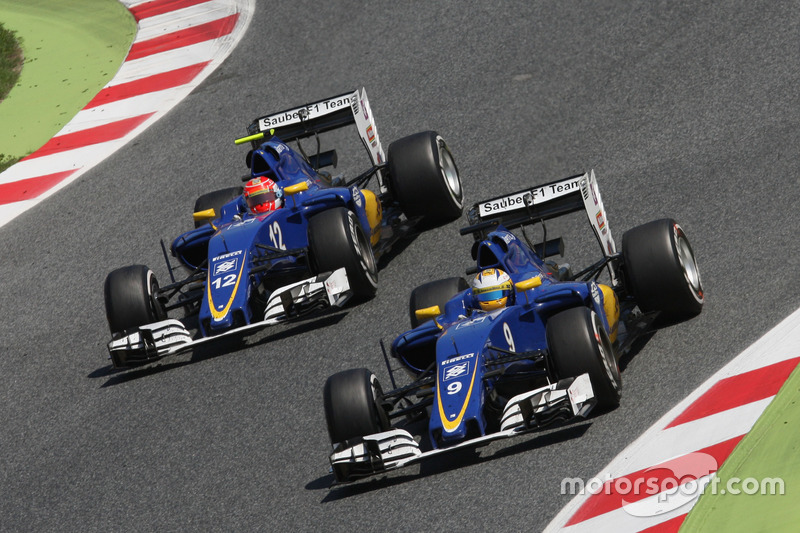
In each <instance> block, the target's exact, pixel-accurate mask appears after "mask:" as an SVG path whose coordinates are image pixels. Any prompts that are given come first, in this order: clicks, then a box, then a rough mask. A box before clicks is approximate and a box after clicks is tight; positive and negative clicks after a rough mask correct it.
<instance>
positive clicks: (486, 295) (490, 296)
mask: <svg viewBox="0 0 800 533" xmlns="http://www.w3.org/2000/svg"><path fill="white" fill-rule="evenodd" d="M493 289H494V290H490V291H488V292H481V293H480V294H478V295H477V297H478V301H479V302H491V301H492V300H499V299H500V298H503V297H505V296H508V289H505V288H500V287H493Z"/></svg>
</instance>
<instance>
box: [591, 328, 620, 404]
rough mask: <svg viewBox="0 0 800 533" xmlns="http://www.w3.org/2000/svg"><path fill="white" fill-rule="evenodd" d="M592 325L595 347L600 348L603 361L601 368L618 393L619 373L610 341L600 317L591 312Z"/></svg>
mask: <svg viewBox="0 0 800 533" xmlns="http://www.w3.org/2000/svg"><path fill="white" fill-rule="evenodd" d="M593 315H594V316H593V317H592V319H593V320H592V325H593V326H594V335H595V339H596V340H597V348H598V349H599V350H600V361H601V362H602V363H603V368H604V369H605V371H606V376H608V382H609V383H610V384H611V386H612V387H614V390H615V391H617V394H619V389H620V386H619V382H620V379H619V377H620V373H619V365H617V360H616V359H615V358H614V352H613V349H612V348H611V341H610V340H609V338H608V335H607V334H606V333H605V329H604V328H603V324H602V323H601V322H600V317H599V316H597V314H593Z"/></svg>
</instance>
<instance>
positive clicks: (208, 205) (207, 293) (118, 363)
mask: <svg viewBox="0 0 800 533" xmlns="http://www.w3.org/2000/svg"><path fill="white" fill-rule="evenodd" d="M350 124H355V126H356V128H357V129H358V132H359V137H360V139H361V141H362V143H363V145H364V147H365V148H366V149H367V152H368V154H369V157H370V162H371V168H369V170H367V171H366V172H364V173H362V174H361V175H359V176H357V177H355V178H353V179H352V180H349V181H345V179H344V178H343V177H341V176H337V177H333V176H331V174H330V172H328V171H326V170H324V168H326V167H335V166H336V163H337V155H336V152H335V151H333V150H330V151H327V152H321V151H320V149H319V148H320V139H319V134H320V133H323V132H325V131H328V130H332V129H336V128H341V127H343V126H347V125H350ZM248 133H249V135H248V136H247V137H244V138H242V139H238V140H237V141H236V142H237V144H245V143H250V144H251V146H252V149H251V150H250V151H249V152H248V154H247V157H246V162H247V166H248V167H249V168H250V173H249V174H248V175H247V176H246V177H245V178H244V180H246V181H247V183H245V184H244V186H243V187H242V186H237V187H232V188H227V189H222V190H219V191H213V192H210V193H207V194H204V195H203V196H201V197H200V198H198V199H197V201H196V203H195V213H194V220H195V228H194V229H192V230H190V231H187V232H186V233H184V234H182V235H180V236H179V237H178V238H177V239H175V240H174V241H173V243H172V246H171V252H172V255H173V256H174V257H175V258H177V260H178V262H179V263H180V266H179V267H173V266H172V265H171V264H170V262H169V259H168V256H167V251H166V247H165V246H164V244H163V242H162V249H163V250H164V257H165V258H166V259H167V267H168V269H169V273H170V276H171V278H172V279H171V283H170V284H168V285H166V286H160V285H159V283H158V281H157V280H156V277H155V275H154V274H153V272H152V271H151V270H150V269H149V268H147V267H146V266H144V265H133V266H128V267H123V268H119V269H116V270H114V271H113V272H111V273H110V274H109V275H108V277H107V278H106V281H105V304H106V316H107V318H108V324H109V327H110V329H111V333H112V340H111V342H110V343H109V344H108V349H109V354H110V358H111V361H112V363H113V366H114V367H118V368H119V367H128V366H134V365H140V364H144V363H149V362H152V361H155V360H158V359H160V358H162V357H164V356H167V355H170V354H175V353H179V352H184V351H187V350H190V349H192V348H193V347H194V346H196V345H198V344H200V343H202V342H205V341H208V340H210V339H215V338H219V337H221V336H225V335H230V334H235V333H244V332H247V331H250V330H252V329H254V328H261V327H265V326H269V325H272V324H277V323H281V322H286V321H291V320H296V319H299V318H302V317H306V316H309V315H310V314H312V313H314V312H319V311H321V310H323V309H326V308H330V307H341V306H343V305H344V304H345V303H346V302H347V301H348V300H349V299H350V298H354V299H355V300H364V299H368V298H371V297H372V296H373V295H374V294H375V292H376V290H377V286H378V271H377V260H378V259H379V258H380V257H381V256H382V255H383V254H384V253H386V252H387V251H388V250H389V249H390V248H391V246H392V245H393V244H394V243H396V242H397V241H398V239H401V238H403V237H404V236H407V235H408V234H409V233H410V232H411V231H412V230H413V229H415V228H417V227H418V226H419V225H420V223H424V224H425V225H426V226H430V225H431V224H437V223H443V222H449V221H452V220H455V219H457V218H458V217H459V216H461V212H462V205H463V193H462V189H461V180H460V177H459V175H458V170H457V168H456V165H455V162H454V160H453V156H452V154H451V153H450V150H449V148H448V147H447V144H446V143H445V142H444V140H443V139H442V137H441V136H440V135H438V134H437V133H436V132H432V131H427V132H421V133H417V134H414V135H410V136H408V137H404V138H402V139H400V140H398V141H395V142H393V143H392V144H391V145H390V146H389V152H388V157H386V156H384V152H383V148H382V147H381V144H380V140H379V138H378V132H377V128H376V126H375V122H374V119H373V117H372V113H371V110H370V107H369V101H368V100H367V95H366V92H365V91H364V90H363V89H362V90H361V91H354V92H352V93H346V94H341V95H339V96H335V97H332V98H327V99H325V100H321V101H318V102H314V103H311V104H307V105H305V106H301V107H298V108H294V109H289V110H286V111H282V112H280V113H274V114H271V115H267V116H264V117H260V118H258V119H256V120H254V121H253V123H252V124H251V125H250V126H249V127H248ZM308 137H314V138H316V146H317V151H316V154H315V155H313V156H307V155H306V153H305V151H304V150H303V147H302V145H301V144H300V140H301V139H305V138H308ZM290 141H297V146H298V150H294V149H292V148H291V147H290V146H289V145H288V144H286V143H288V142H290ZM373 178H374V179H375V182H377V183H376V186H375V187H373V189H375V190H373V189H369V188H367V186H368V184H369V183H370V182H371V181H372V180H373ZM176 271H182V272H183V274H184V275H183V276H182V277H180V278H178V277H176V276H175V273H176ZM181 312H182V315H183V316H182V317H181V319H180V320H179V319H177V318H168V315H170V314H172V313H181ZM190 328H191V329H196V334H192V333H190Z"/></svg>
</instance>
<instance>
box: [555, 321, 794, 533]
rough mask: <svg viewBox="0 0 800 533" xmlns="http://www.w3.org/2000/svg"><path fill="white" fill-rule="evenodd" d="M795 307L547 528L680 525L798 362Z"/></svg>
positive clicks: (617, 528)
mask: <svg viewBox="0 0 800 533" xmlns="http://www.w3.org/2000/svg"><path fill="white" fill-rule="evenodd" d="M798 345H800V310H798V311H795V313H793V314H792V315H791V316H789V317H788V318H786V319H785V320H784V321H783V322H781V323H780V324H779V325H778V326H776V327H775V328H774V329H772V330H771V331H770V332H768V333H767V334H766V335H764V337H762V338H761V339H759V340H758V341H757V342H755V343H754V344H753V345H752V346H750V347H749V348H747V349H746V350H745V351H744V352H742V353H741V354H740V355H739V356H738V357H736V358H735V359H734V360H733V361H731V362H730V363H728V364H727V365H726V366H725V367H723V368H722V369H721V370H720V371H719V372H717V373H716V374H715V375H714V376H712V377H711V378H710V379H709V380H707V381H706V382H705V383H704V384H703V385H701V386H700V387H699V388H698V389H697V390H695V391H694V392H693V393H692V394H690V395H689V396H688V397H687V398H685V399H684V400H683V401H682V402H680V403H679V404H678V405H677V406H676V407H674V408H673V409H672V410H670V411H669V412H668V413H667V414H666V415H664V416H663V417H662V418H661V419H660V420H659V421H658V422H656V423H655V424H654V425H653V426H651V428H650V429H648V430H647V431H646V432H645V433H644V434H643V435H642V436H640V437H639V438H638V439H637V440H636V441H635V442H633V443H632V444H631V445H630V446H628V447H627V448H626V449H625V450H623V451H622V453H620V454H619V455H618V456H617V457H616V458H615V459H614V460H612V461H611V463H609V465H608V466H606V468H605V469H604V470H603V472H601V473H600V474H598V475H597V476H596V477H595V478H594V479H593V480H592V481H595V482H594V483H593V484H591V485H590V484H589V483H586V484H585V485H584V487H587V488H588V489H592V490H586V491H585V492H584V494H578V495H577V496H576V497H575V498H573V500H572V501H571V502H570V503H569V504H567V506H566V507H564V509H562V511H561V512H560V513H559V514H558V515H557V516H556V518H555V519H554V520H553V521H552V522H551V523H550V524H549V525H548V527H547V528H546V529H545V531H548V532H556V531H563V532H576V533H577V532H583V531H586V532H589V531H591V532H602V531H609V532H611V531H613V532H627V531H630V532H634V531H636V532H641V531H647V532H667V531H678V529H679V528H680V526H681V524H682V523H683V521H684V520H685V518H686V516H687V515H688V513H689V511H690V510H691V508H692V507H693V506H694V504H695V503H696V502H697V500H698V499H699V497H700V495H701V494H702V492H703V489H704V487H706V486H707V485H708V484H709V483H713V482H714V481H715V480H714V478H715V475H714V474H715V472H716V471H717V470H718V469H719V467H720V466H722V464H723V463H724V462H725V460H726V459H727V458H728V457H729V456H730V454H731V453H732V452H733V450H734V448H735V447H736V445H737V444H738V443H739V442H740V441H741V440H742V439H743V438H744V436H745V435H746V434H747V433H748V432H749V431H750V429H752V427H753V425H754V424H755V423H756V420H758V418H759V416H761V414H762V413H763V411H764V410H765V409H766V408H767V406H768V405H769V404H770V402H771V401H772V400H773V398H775V396H776V395H777V393H778V391H779V390H780V388H781V386H782V385H783V384H784V382H785V381H786V380H787V379H788V378H789V375H790V374H791V373H792V371H793V370H794V369H795V368H796V367H797V365H798V363H800V357H797V350H796V348H795V347H796V346H798Z"/></svg>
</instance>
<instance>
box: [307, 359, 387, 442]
mask: <svg viewBox="0 0 800 533" xmlns="http://www.w3.org/2000/svg"><path fill="white" fill-rule="evenodd" d="M382 395H383V390H382V389H381V385H380V383H379V382H378V378H376V377H375V374H373V373H372V372H370V371H369V370H367V369H366V368H354V369H351V370H345V371H343V372H339V373H337V374H334V375H332V376H331V377H329V378H328V380H327V381H326V382H325V388H324V389H323V393H322V397H323V401H324V403H325V421H326V422H327V424H328V435H329V436H330V438H331V443H332V444H334V445H336V444H338V443H340V442H345V441H348V440H350V439H355V438H357V437H363V436H365V435H372V434H373V433H380V432H382V431H386V430H387V429H389V417H388V416H387V414H386V411H385V410H384V409H383V408H381V407H380V406H379V405H378V401H379V399H380V398H381V397H382Z"/></svg>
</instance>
